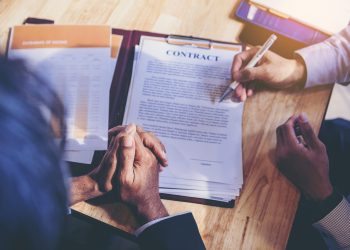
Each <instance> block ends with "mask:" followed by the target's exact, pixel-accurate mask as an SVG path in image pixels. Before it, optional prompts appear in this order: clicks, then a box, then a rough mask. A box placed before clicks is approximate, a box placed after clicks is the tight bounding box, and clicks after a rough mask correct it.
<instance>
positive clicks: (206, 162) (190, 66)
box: [124, 37, 243, 202]
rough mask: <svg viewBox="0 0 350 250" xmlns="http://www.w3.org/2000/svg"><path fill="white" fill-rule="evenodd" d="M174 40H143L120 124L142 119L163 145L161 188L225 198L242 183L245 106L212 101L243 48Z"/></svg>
mask: <svg viewBox="0 0 350 250" xmlns="http://www.w3.org/2000/svg"><path fill="white" fill-rule="evenodd" d="M183 43H184V44H185V43H186V41H183ZM176 44H177V45H174V44H170V43H167V42H166V41H165V40H164V39H159V38H154V37H142V38H141V43H140V46H138V47H136V48H135V50H136V53H135V59H134V68H133V76H132V81H131V84H130V89H129V96H128V101H127V106H126V111H125V116H124V124H128V123H131V122H133V123H136V124H140V125H142V126H143V127H144V129H145V130H148V131H152V132H154V133H155V134H156V135H158V137H159V138H160V139H161V141H162V142H163V143H164V145H165V147H166V150H167V156H168V159H169V166H168V167H167V168H165V170H164V171H163V172H161V174H160V184H159V186H160V187H159V188H160V192H161V193H165V194H172V195H179V196H186V197H194V198H202V199H209V200H215V201H223V202H229V201H231V200H234V199H235V198H236V197H237V196H238V195H239V192H240V189H241V187H242V184H243V171H242V113H243V104H237V103H233V102H231V101H230V100H228V101H224V102H223V103H218V100H219V97H220V96H221V94H222V93H223V92H224V90H225V88H226V87H227V85H228V84H229V83H230V80H231V65H232V60H233V57H234V55H235V54H236V53H238V52H240V51H241V46H238V45H229V44H215V43H214V44H212V48H211V49H205V48H201V47H195V46H186V45H182V46H181V45H179V44H181V40H178V41H177V43H176Z"/></svg>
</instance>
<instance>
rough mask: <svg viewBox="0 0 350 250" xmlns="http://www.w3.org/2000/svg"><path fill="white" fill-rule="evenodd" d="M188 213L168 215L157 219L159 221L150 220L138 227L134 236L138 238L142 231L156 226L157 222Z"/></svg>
mask: <svg viewBox="0 0 350 250" xmlns="http://www.w3.org/2000/svg"><path fill="white" fill-rule="evenodd" d="M188 213H191V212H184V213H178V214H174V215H170V216H167V217H163V218H159V219H156V220H152V221H150V222H148V223H146V224H144V225H143V226H141V227H139V228H138V229H137V230H136V232H135V233H134V234H135V236H136V237H138V236H139V235H140V234H141V233H142V232H143V231H145V230H146V229H147V228H149V227H150V226H152V225H154V224H156V223H158V222H161V221H163V220H166V219H170V218H173V217H176V216H179V215H183V214H188Z"/></svg>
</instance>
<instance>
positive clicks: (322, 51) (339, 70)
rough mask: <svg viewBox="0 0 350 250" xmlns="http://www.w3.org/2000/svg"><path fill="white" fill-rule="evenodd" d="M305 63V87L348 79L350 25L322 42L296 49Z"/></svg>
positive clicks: (349, 78)
mask: <svg viewBox="0 0 350 250" xmlns="http://www.w3.org/2000/svg"><path fill="white" fill-rule="evenodd" d="M296 53H297V54H298V55H300V56H301V57H302V58H303V60H304V63H305V65H306V69H307V73H306V76H307V78H306V84H305V86H306V87H312V86H316V85H320V84H327V83H335V82H338V83H342V82H346V81H349V80H350V70H349V69H350V25H348V26H347V27H346V28H345V29H343V30H342V31H341V32H339V33H338V34H335V35H333V36H332V37H330V38H329V39H327V40H325V41H324V42H321V43H318V44H315V45H312V46H309V47H306V48H304V49H301V50H298V51H296Z"/></svg>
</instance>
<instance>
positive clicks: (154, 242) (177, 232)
mask: <svg viewBox="0 0 350 250" xmlns="http://www.w3.org/2000/svg"><path fill="white" fill-rule="evenodd" d="M137 239H138V242H139V245H140V248H141V249H142V250H158V249H159V250H163V249H164V250H179V249H181V250H187V249H188V250H201V249H205V246H204V243H203V241H202V238H201V236H200V234H199V231H198V227H197V224H196V221H195V220H194V218H193V215H192V214H191V213H186V214H182V215H178V216H174V217H170V218H167V219H164V220H162V221H160V222H158V223H155V224H153V225H151V226H150V227H148V228H146V229H145V230H144V231H143V232H142V233H141V234H140V235H139V236H138V237H137Z"/></svg>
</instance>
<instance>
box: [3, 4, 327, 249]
mask: <svg viewBox="0 0 350 250" xmlns="http://www.w3.org/2000/svg"><path fill="white" fill-rule="evenodd" d="M237 3H238V1H236V0H220V1H218V0H153V1H152V0H148V1H147V0H108V1H107V0H106V1H100V0H80V1H74V0H60V1H56V0H50V1H47V0H16V1H15V0H1V1H0V13H1V15H0V23H1V27H0V31H1V51H2V52H4V49H5V43H6V38H7V34H8V28H9V27H11V26H13V25H17V24H20V23H22V22H23V20H24V19H25V18H26V17H28V16H32V17H41V18H49V19H53V20H55V21H56V23H59V24H109V25H111V26H112V27H115V28H123V29H140V30H145V31H154V32H160V33H166V34H170V33H171V34H179V35H193V36H199V37H206V38H211V39H216V40H223V41H230V42H235V41H237V36H238V34H239V33H240V31H241V29H242V26H243V24H242V23H240V22H239V21H237V20H235V18H234V11H235V7H236V6H237ZM329 95H330V87H324V88H318V89H312V90H307V91H295V90H294V91H288V92H287V91H268V90H265V91H261V92H259V93H257V94H256V95H255V96H254V97H253V98H250V100H248V101H247V102H246V105H245V110H244V122H243V158H244V187H243V192H242V194H241V196H240V198H239V200H237V202H236V206H235V208H234V209H231V208H218V207H211V206H205V205H198V204H192V203H184V202H175V201H168V200H164V203H165V205H166V207H167V209H168V210H169V212H170V214H174V213H177V212H181V211H191V212H192V213H193V214H194V217H195V218H196V221H197V223H198V227H199V230H200V232H201V235H202V237H203V239H204V241H205V244H206V246H207V248H208V249H284V248H285V246H286V243H287V240H288V235H289V232H290V229H291V226H292V222H293V219H294V215H295V212H296V208H297V205H298V200H299V193H298V191H297V190H296V189H295V188H294V187H293V185H291V184H290V183H289V182H288V181H287V180H286V179H285V178H284V177H283V176H282V175H281V174H280V173H279V172H278V170H277V169H276V167H275V165H274V162H273V153H274V148H275V144H276V136H275V130H276V127H277V126H278V125H279V124H281V123H283V122H284V121H285V120H286V119H287V118H288V117H289V116H290V115H292V114H294V113H300V112H302V111H304V112H306V113H307V114H308V115H309V119H310V121H311V123H312V124H313V126H314V128H315V129H316V130H318V129H319V126H320V123H321V121H322V118H323V115H324V112H325V108H326V105H327V101H328V98H329ZM73 209H76V210H77V211H80V212H81V213H84V214H86V215H88V216H91V217H93V218H95V219H97V220H100V221H103V222H105V223H108V224H110V225H112V226H115V227H117V228H120V229H122V230H124V231H127V232H130V233H131V232H133V231H134V230H135V228H137V226H138V225H137V222H136V221H135V219H134V217H133V216H132V214H131V213H130V212H129V211H128V209H127V208H126V207H125V206H124V205H122V204H108V205H103V206H99V207H97V206H93V205H90V204H87V203H80V204H77V205H75V206H74V207H73Z"/></svg>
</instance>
